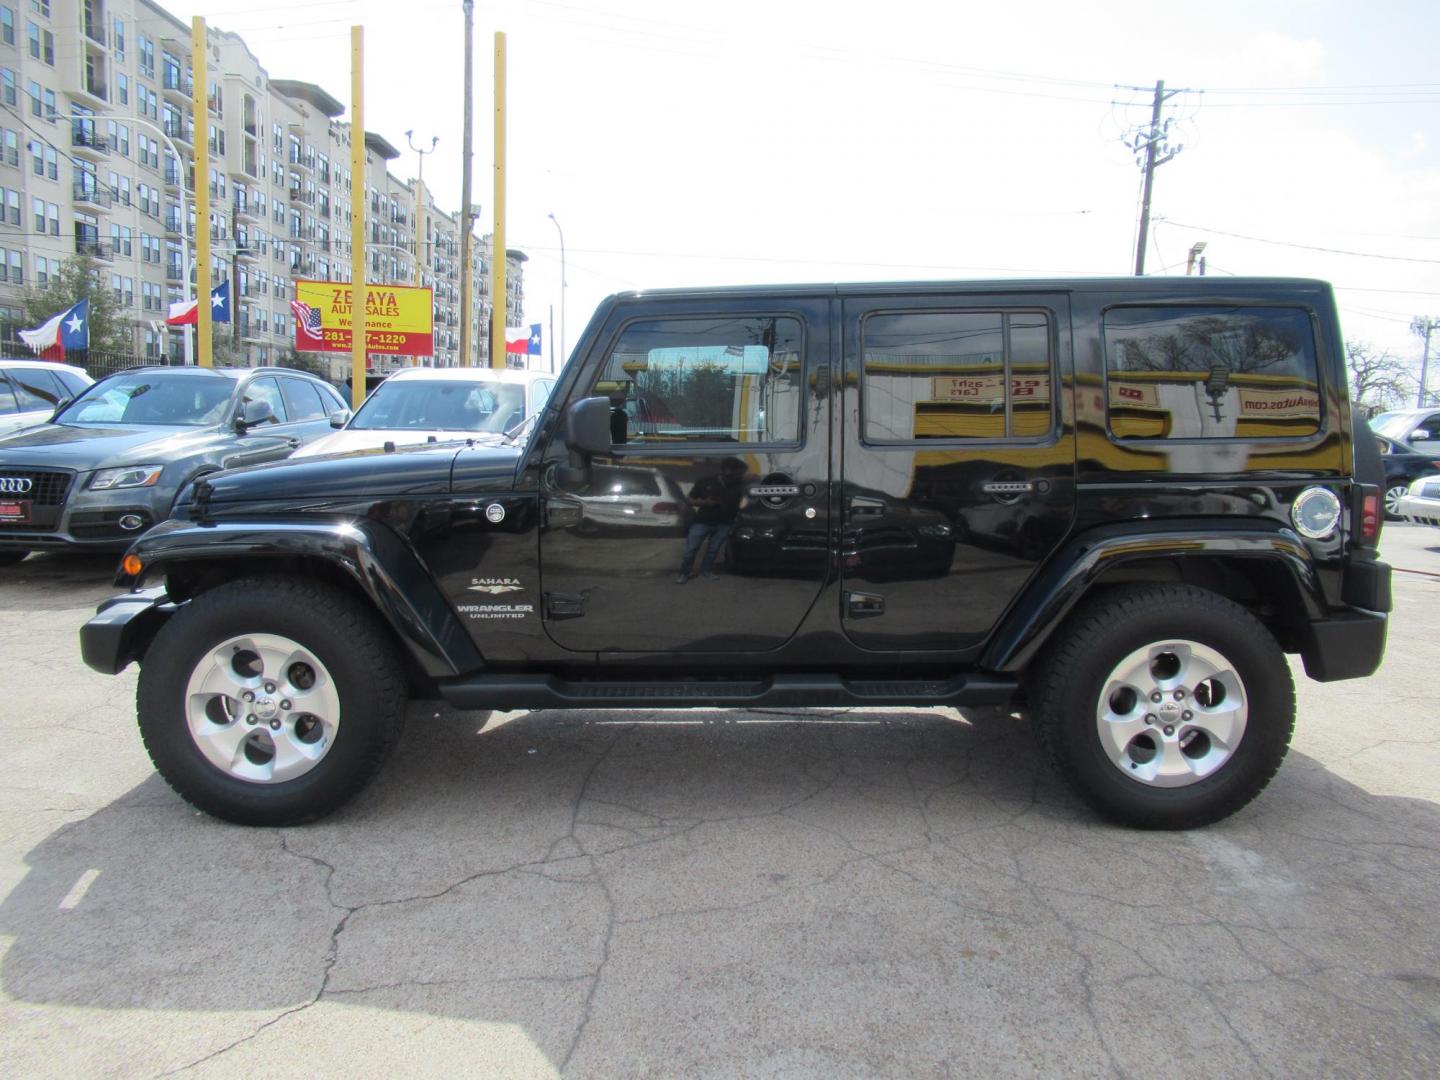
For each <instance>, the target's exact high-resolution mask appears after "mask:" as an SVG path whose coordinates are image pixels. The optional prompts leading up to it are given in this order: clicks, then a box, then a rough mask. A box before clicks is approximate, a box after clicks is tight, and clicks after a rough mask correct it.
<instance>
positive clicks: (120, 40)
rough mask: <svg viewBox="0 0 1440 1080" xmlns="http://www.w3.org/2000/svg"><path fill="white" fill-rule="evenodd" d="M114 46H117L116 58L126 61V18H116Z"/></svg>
mask: <svg viewBox="0 0 1440 1080" xmlns="http://www.w3.org/2000/svg"><path fill="white" fill-rule="evenodd" d="M114 48H115V59H116V60H120V61H124V59H125V20H124V19H116V20H115V34H114Z"/></svg>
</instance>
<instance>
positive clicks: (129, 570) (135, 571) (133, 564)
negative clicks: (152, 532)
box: [120, 555, 145, 577]
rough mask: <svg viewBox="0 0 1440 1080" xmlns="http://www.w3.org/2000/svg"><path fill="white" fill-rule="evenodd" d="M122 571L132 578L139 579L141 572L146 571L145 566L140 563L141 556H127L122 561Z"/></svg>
mask: <svg viewBox="0 0 1440 1080" xmlns="http://www.w3.org/2000/svg"><path fill="white" fill-rule="evenodd" d="M120 569H121V570H124V571H125V573H126V574H127V575H129V576H130V577H139V576H140V571H141V570H144V569H145V564H144V563H143V562H141V561H140V556H139V555H126V556H125V558H123V559H121V560H120Z"/></svg>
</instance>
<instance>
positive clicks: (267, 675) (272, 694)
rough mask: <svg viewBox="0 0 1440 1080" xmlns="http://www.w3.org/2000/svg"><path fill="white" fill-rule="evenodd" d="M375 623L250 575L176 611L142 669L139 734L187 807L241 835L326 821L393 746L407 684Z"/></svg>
mask: <svg viewBox="0 0 1440 1080" xmlns="http://www.w3.org/2000/svg"><path fill="white" fill-rule="evenodd" d="M392 647H393V646H392V641H391V639H390V637H389V635H388V633H387V632H386V630H385V628H384V627H383V626H382V625H381V624H380V622H379V621H378V619H377V618H376V617H375V615H374V614H373V613H372V612H371V611H370V610H369V609H367V608H366V607H365V606H363V605H362V604H360V603H359V602H358V601H356V600H355V599H353V598H352V597H350V596H348V595H346V594H345V593H343V592H341V591H340V590H338V589H335V588H333V587H331V586H328V585H323V584H319V583H315V582H310V581H304V580H301V579H298V578H291V577H255V578H246V579H242V580H239V581H234V582H230V583H228V584H225V585H222V586H219V587H218V588H216V589H213V590H211V591H210V592H207V593H202V594H201V595H200V596H198V597H196V598H195V599H194V600H191V601H190V602H189V603H187V604H185V605H184V606H183V607H182V608H181V609H180V610H179V611H178V612H177V613H176V614H175V615H174V616H173V617H172V618H171V619H170V620H169V621H168V622H167V623H166V624H165V626H164V627H162V628H161V630H160V632H159V634H157V635H156V637H155V640H154V642H153V643H152V644H151V646H150V648H149V649H148V650H147V653H146V657H145V661H144V663H143V664H142V666H141V669H140V684H139V691H138V693H137V696H136V704H137V710H138V713H139V723H140V734H141V737H142V738H143V740H144V742H145V748H146V750H147V751H149V753H150V759H151V760H152V761H153V762H154V763H155V768H156V769H157V770H158V771H159V773H160V775H161V776H163V777H164V778H165V780H166V782H167V783H169V785H170V786H171V787H172V788H174V789H175V791H176V792H177V793H178V794H179V795H180V796H181V798H183V799H185V800H186V801H187V802H189V803H191V804H192V805H194V806H196V807H198V808H199V809H201V810H204V811H205V812H206V813H208V814H213V815H214V816H215V817H218V818H223V819H224V820H226V821H232V822H235V823H236V824H241V825H270V826H274V825H296V824H300V823H302V822H306V821H313V820H315V819H316V818H320V817H324V816H325V815H326V814H329V813H331V812H333V811H334V810H336V809H338V808H339V807H340V806H342V805H343V804H344V803H345V802H347V801H348V800H349V799H351V798H352V797H353V796H354V795H355V794H356V793H358V792H359V791H360V789H361V788H363V787H364V786H365V785H366V784H367V783H369V781H370V779H371V778H372V777H373V776H374V775H375V773H376V771H378V769H379V768H380V765H381V764H382V763H383V762H384V760H385V758H386V757H387V756H388V754H389V752H390V750H391V749H392V748H393V746H394V744H395V742H396V740H397V739H398V738H399V735H400V729H401V725H402V723H403V719H404V707H405V691H404V685H405V683H404V678H403V675H402V673H401V672H400V670H399V669H398V666H397V664H396V663H395V660H394V657H393V655H392Z"/></svg>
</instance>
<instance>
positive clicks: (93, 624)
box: [80, 586, 176, 675]
mask: <svg viewBox="0 0 1440 1080" xmlns="http://www.w3.org/2000/svg"><path fill="white" fill-rule="evenodd" d="M175 611H176V606H175V605H174V604H172V603H170V602H169V598H168V597H167V596H166V595H165V589H164V587H163V586H161V587H159V588H155V589H145V590H143V591H141V592H133V593H126V594H124V595H122V596H112V597H111V598H110V599H109V600H106V601H105V602H104V603H102V604H101V605H100V606H99V607H98V608H96V609H95V615H94V616H93V617H92V618H91V619H90V621H89V622H87V623H86V624H85V625H84V626H82V627H81V628H80V657H81V659H83V660H84V661H85V664H86V666H87V667H91V668H94V669H95V670H96V671H98V672H100V673H101V674H104V675H118V674H119V673H120V672H122V671H124V670H125V668H126V667H127V666H128V665H129V664H130V663H131V662H132V661H134V660H139V659H141V658H142V657H143V656H144V655H145V650H146V649H148V648H149V647H150V642H151V641H153V640H154V639H155V635H156V634H157V633H158V632H159V630H160V627H161V626H163V625H164V624H165V621H166V620H167V619H169V618H170V616H171V615H173V614H174V613H175Z"/></svg>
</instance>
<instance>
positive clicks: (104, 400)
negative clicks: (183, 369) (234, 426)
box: [55, 371, 235, 427]
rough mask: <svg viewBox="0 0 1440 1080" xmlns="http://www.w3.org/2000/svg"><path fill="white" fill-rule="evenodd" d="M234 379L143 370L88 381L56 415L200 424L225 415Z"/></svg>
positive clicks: (65, 420)
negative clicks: (89, 385) (98, 380)
mask: <svg viewBox="0 0 1440 1080" xmlns="http://www.w3.org/2000/svg"><path fill="white" fill-rule="evenodd" d="M234 391H235V380H233V379H229V378H226V377H225V376H224V375H194V374H185V375H180V374H174V375H169V374H166V373H165V372H156V371H144V372H135V373H133V374H126V375H116V376H114V377H113V378H109V379H104V380H102V381H101V382H98V383H96V384H95V385H94V386H91V387H88V388H87V389H86V390H85V392H84V393H83V394H81V395H80V396H79V397H77V398H76V399H75V400H74V401H72V402H71V403H70V404H69V405H67V406H66V407H65V410H64V411H63V412H61V413H60V415H59V416H57V417H56V418H55V419H56V422H57V423H61V424H77V425H78V424H153V425H157V426H170V425H180V426H185V427H202V426H204V425H207V424H218V423H220V421H221V420H223V419H224V418H225V410H226V409H227V408H228V407H229V404H230V396H231V394H233V393H234Z"/></svg>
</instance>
